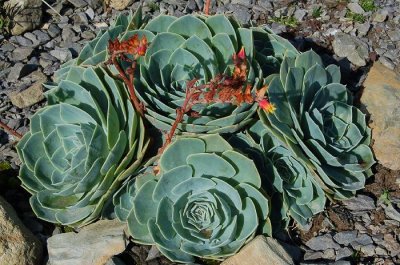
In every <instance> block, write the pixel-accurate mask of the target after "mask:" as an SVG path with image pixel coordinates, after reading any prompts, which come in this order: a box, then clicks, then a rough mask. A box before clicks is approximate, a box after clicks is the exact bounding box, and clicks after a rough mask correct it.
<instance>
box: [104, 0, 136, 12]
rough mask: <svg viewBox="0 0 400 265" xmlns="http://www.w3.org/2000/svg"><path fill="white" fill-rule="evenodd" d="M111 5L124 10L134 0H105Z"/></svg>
mask: <svg viewBox="0 0 400 265" xmlns="http://www.w3.org/2000/svg"><path fill="white" fill-rule="evenodd" d="M105 2H106V3H107V4H108V6H109V7H112V8H114V9H116V10H124V9H125V8H127V7H128V6H129V5H130V4H132V2H133V1H132V0H106V1H105Z"/></svg>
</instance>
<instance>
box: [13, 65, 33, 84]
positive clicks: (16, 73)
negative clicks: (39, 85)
mask: <svg viewBox="0 0 400 265" xmlns="http://www.w3.org/2000/svg"><path fill="white" fill-rule="evenodd" d="M36 69H37V65H33V64H23V63H16V64H15V65H14V66H13V67H11V70H10V73H9V74H8V76H7V81H8V82H15V81H17V80H18V79H19V78H22V77H24V76H26V75H28V74H30V73H32V72H33V71H35V70H36Z"/></svg>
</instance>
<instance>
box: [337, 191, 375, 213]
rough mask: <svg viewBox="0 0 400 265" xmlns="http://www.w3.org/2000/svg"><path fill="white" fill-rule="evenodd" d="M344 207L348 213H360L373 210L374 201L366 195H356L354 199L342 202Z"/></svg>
mask: <svg viewBox="0 0 400 265" xmlns="http://www.w3.org/2000/svg"><path fill="white" fill-rule="evenodd" d="M343 204H344V206H345V207H346V208H347V209H349V210H350V211H355V212H360V211H368V210H373V209H375V202H374V199H372V198H371V197H368V196H366V195H361V194H360V195H357V196H356V197H354V198H351V199H349V200H345V201H343Z"/></svg>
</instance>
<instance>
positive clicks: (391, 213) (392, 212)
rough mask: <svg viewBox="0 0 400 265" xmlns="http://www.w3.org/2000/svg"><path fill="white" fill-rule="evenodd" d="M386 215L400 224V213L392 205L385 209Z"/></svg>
mask: <svg viewBox="0 0 400 265" xmlns="http://www.w3.org/2000/svg"><path fill="white" fill-rule="evenodd" d="M385 214H386V216H387V217H388V218H390V219H392V220H396V221H398V222H400V212H399V211H397V210H396V209H395V208H394V207H393V205H392V204H390V205H389V206H387V207H386V208H385Z"/></svg>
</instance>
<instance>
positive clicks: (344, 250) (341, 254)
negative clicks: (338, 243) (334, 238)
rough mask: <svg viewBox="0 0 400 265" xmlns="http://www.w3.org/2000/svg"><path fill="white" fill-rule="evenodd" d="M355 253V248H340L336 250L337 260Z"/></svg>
mask: <svg viewBox="0 0 400 265" xmlns="http://www.w3.org/2000/svg"><path fill="white" fill-rule="evenodd" d="M352 254H353V250H351V249H350V248H348V247H345V248H340V249H338V250H337V252H336V260H340V259H343V258H347V257H349V256H351V255H352Z"/></svg>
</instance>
